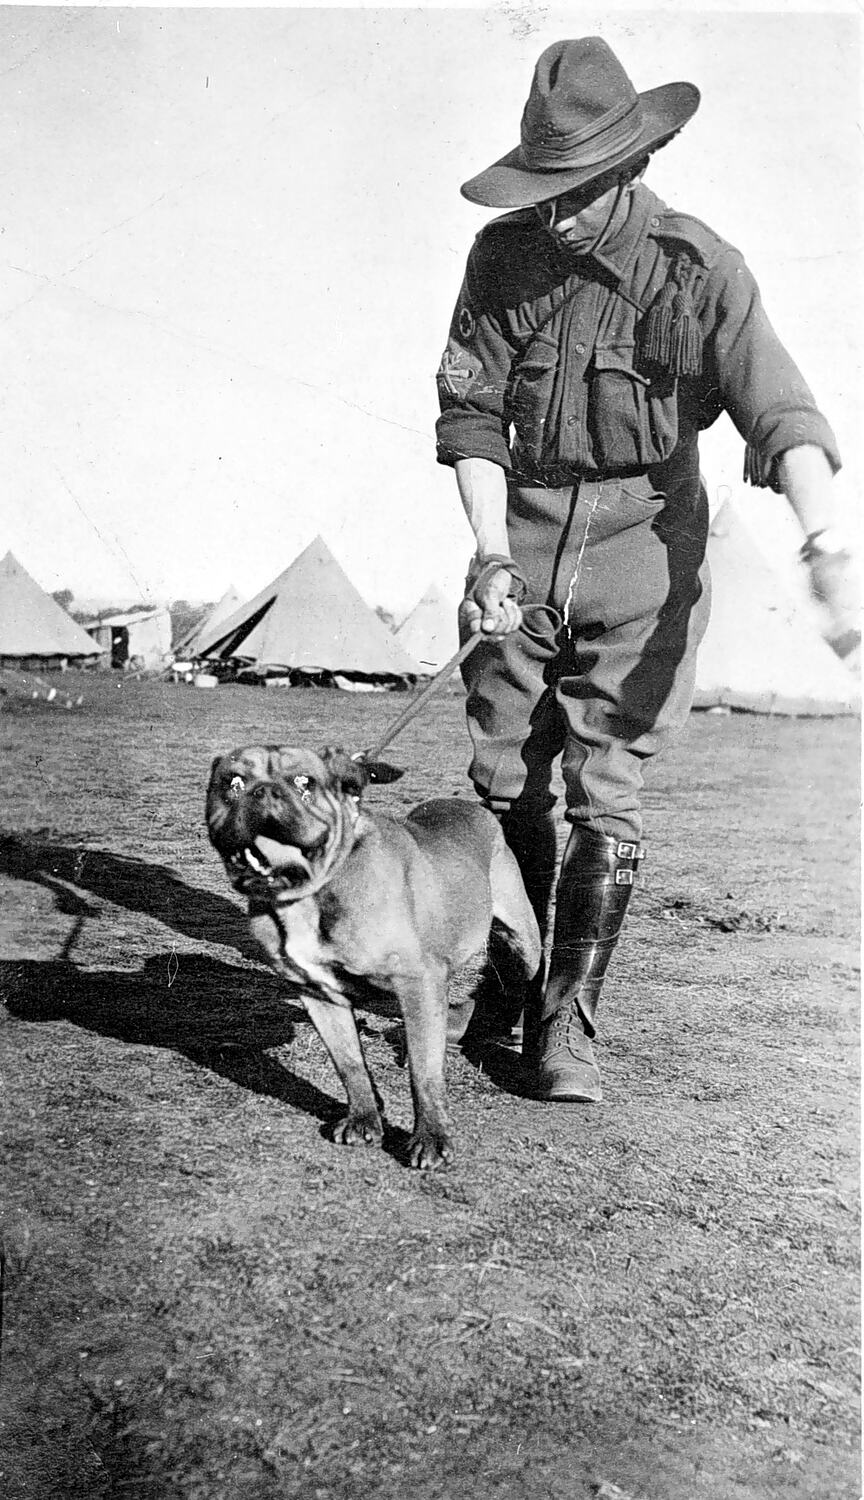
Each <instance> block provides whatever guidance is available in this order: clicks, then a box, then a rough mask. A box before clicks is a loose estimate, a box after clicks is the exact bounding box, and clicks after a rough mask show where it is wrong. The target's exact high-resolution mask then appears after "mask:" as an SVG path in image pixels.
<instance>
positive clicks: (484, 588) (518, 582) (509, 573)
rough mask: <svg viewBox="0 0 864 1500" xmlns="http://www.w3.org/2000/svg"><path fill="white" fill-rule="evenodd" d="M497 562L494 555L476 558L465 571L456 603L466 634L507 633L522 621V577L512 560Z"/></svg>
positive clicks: (523, 585)
mask: <svg viewBox="0 0 864 1500" xmlns="http://www.w3.org/2000/svg"><path fill="white" fill-rule="evenodd" d="M499 561H500V560H499V559H498V558H497V557H495V558H489V559H487V561H486V562H485V563H484V562H483V561H480V562H479V563H478V564H475V566H474V568H473V570H472V573H471V574H469V577H468V583H467V586H466V587H467V591H466V594H465V598H464V599H463V600H462V603H461V604H460V606H459V619H460V622H461V624H462V626H463V628H465V629H466V630H467V631H468V633H469V635H477V634H479V633H480V632H482V633H483V635H489V636H493V637H497V636H502V635H509V634H510V633H511V631H513V630H518V629H519V626H520V625H521V624H522V611H521V609H520V608H519V604H520V601H521V600H522V599H524V597H525V591H526V587H527V585H526V583H525V579H524V578H523V576H522V574H521V572H520V571H519V569H518V568H517V567H516V564H515V563H512V564H511V566H510V567H500V566H498V563H499ZM505 561H509V559H505Z"/></svg>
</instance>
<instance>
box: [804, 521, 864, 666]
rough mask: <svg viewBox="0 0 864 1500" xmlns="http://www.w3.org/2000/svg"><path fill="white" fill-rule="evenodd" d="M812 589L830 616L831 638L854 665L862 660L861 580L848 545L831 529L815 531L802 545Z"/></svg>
mask: <svg viewBox="0 0 864 1500" xmlns="http://www.w3.org/2000/svg"><path fill="white" fill-rule="evenodd" d="M801 558H802V561H803V562H805V563H806V564H807V567H808V570H809V573H810V591H811V593H812V595H813V597H814V599H815V600H816V601H817V602H818V603H819V604H821V605H822V607H823V609H824V610H825V613H826V615H827V617H828V618H827V632H826V633H827V637H828V640H829V641H830V643H831V645H832V646H833V647H834V650H835V651H836V652H837V655H838V656H840V657H842V658H843V660H844V661H846V662H847V663H848V664H849V665H850V666H854V665H855V662H856V660H857V659H860V651H861V580H860V578H859V576H858V571H857V568H856V567H855V562H854V559H853V557H852V554H851V552H850V551H849V549H848V547H846V546H845V544H844V543H843V540H842V538H841V537H839V536H837V537H835V536H834V534H833V533H832V532H831V531H830V530H825V531H821V532H815V533H813V534H812V535H811V536H809V537H808V538H807V541H806V542H805V543H804V546H803V547H802V548H801Z"/></svg>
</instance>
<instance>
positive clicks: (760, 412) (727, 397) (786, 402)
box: [700, 248, 840, 490]
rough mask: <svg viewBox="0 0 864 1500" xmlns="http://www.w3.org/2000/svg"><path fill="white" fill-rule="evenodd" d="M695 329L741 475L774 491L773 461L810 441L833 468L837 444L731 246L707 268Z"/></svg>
mask: <svg viewBox="0 0 864 1500" xmlns="http://www.w3.org/2000/svg"><path fill="white" fill-rule="evenodd" d="M708 293H709V295H708V301H707V304H706V306H705V309H704V312H703V317H702V319H700V321H701V322H702V326H703V328H704V329H705V330H706V332H708V347H709V349H710V350H711V353H712V356H713V358H712V359H711V360H710V361H709V366H708V369H709V372H710V378H711V380H712V381H713V382H716V386H715V390H716V391H717V393H718V394H719V397H720V401H721V403H722V405H723V406H724V407H725V409H726V411H728V413H729V415H730V417H731V418H732V420H733V422H734V423H735V426H736V427H737V429H738V431H739V432H740V434H741V436H742V437H743V438H744V441H745V443H746V444H747V452H746V458H745V467H744V477H745V478H746V479H748V480H749V481H750V483H751V484H755V485H761V486H770V488H771V489H774V490H779V489H780V485H779V483H778V480H777V460H778V459H779V458H780V456H781V455H782V454H783V453H785V452H786V451H787V449H789V448H797V447H800V446H801V445H802V444H804V443H812V444H814V445H815V446H817V447H819V448H821V449H822V450H823V452H824V453H825V455H826V457H827V459H828V461H829V463H830V464H831V467H832V469H833V470H834V471H835V472H836V471H837V469H839V468H840V454H839V451H838V448H837V440H836V438H835V436H834V433H833V432H832V430H831V427H830V425H829V423H828V421H827V420H826V418H825V417H824V416H823V415H822V413H821V412H820V411H819V409H818V407H817V406H816V402H815V400H814V398H813V395H812V392H811V391H810V388H809V386H808V385H807V383H806V381H805V380H804V377H803V375H802V374H801V372H800V370H799V369H798V367H797V365H796V364H795V362H794V360H793V359H792V358H791V356H790V355H789V353H788V352H787V350H786V349H785V348H784V347H783V345H782V344H781V342H780V340H779V338H778V337H777V334H776V333H775V332H774V329H773V328H772V326H771V323H770V322H769V320H768V317H767V315H766V313H765V309H764V307H763V306H762V299H761V297H760V295H759V288H758V287H757V285H756V282H755V280H754V278H753V276H752V274H751V272H750V271H749V269H748V267H747V265H746V264H745V262H744V260H743V259H742V257H741V256H740V255H739V253H738V252H737V251H735V250H732V249H731V248H730V249H729V250H727V251H726V252H725V253H724V255H723V256H722V257H721V259H720V261H719V262H718V263H717V264H716V265H715V266H714V267H712V270H711V272H710V274H709V282H708Z"/></svg>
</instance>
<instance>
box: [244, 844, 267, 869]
mask: <svg viewBox="0 0 864 1500" xmlns="http://www.w3.org/2000/svg"><path fill="white" fill-rule="evenodd" d="M246 863H247V865H249V866H250V868H251V869H253V870H255V871H257V873H258V874H259V875H263V874H264V866H263V865H262V863H261V861H260V859H256V857H255V855H254V854H253V853H252V850H251V849H247V850H246Z"/></svg>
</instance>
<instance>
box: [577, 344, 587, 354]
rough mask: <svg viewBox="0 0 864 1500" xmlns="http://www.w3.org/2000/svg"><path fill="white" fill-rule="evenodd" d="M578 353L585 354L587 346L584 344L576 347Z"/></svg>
mask: <svg viewBox="0 0 864 1500" xmlns="http://www.w3.org/2000/svg"><path fill="white" fill-rule="evenodd" d="M576 353H577V354H584V353H585V345H584V344H577V345H576Z"/></svg>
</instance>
